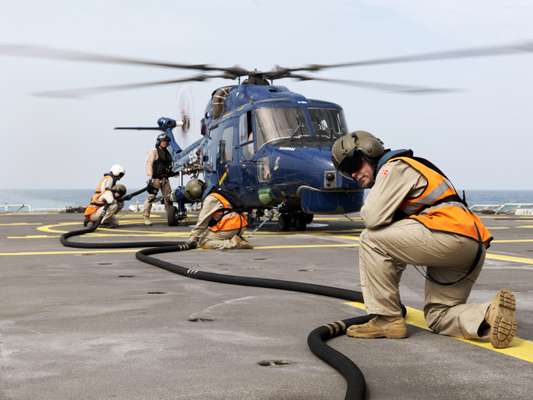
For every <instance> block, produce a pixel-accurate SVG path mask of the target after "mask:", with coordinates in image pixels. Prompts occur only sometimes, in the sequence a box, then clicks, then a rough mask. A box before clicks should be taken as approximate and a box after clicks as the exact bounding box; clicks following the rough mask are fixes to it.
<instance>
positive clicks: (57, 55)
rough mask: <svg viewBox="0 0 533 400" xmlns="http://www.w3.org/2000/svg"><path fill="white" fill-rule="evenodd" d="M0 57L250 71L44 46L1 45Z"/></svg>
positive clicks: (240, 73) (233, 72)
mask: <svg viewBox="0 0 533 400" xmlns="http://www.w3.org/2000/svg"><path fill="white" fill-rule="evenodd" d="M0 55H8V56H15V57H30V58H44V59H52V60H67V61H85V62H98V63H107V64H126V65H144V66H150V67H162V68H177V69H192V70H198V71H206V72H213V71H222V72H226V73H227V74H228V75H230V76H233V77H234V78H237V77H239V76H243V75H248V74H249V73H250V71H248V70H246V69H244V68H241V67H239V66H238V65H235V66H233V67H215V66H212V65H209V64H182V63H173V62H166V61H157V60H148V59H142V58H131V57H121V56H108V55H104V54H97V53H88V52H81V51H75V50H63V49H55V48H51V47H45V46H31V45H17V44H3V45H0Z"/></svg>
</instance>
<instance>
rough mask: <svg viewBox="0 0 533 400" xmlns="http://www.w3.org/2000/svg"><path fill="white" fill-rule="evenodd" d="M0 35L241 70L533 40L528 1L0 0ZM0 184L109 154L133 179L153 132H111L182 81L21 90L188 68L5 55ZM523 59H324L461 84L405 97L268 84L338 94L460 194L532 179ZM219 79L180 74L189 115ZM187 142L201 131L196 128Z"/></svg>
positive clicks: (91, 178) (404, 77)
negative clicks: (124, 87)
mask: <svg viewBox="0 0 533 400" xmlns="http://www.w3.org/2000/svg"><path fill="white" fill-rule="evenodd" d="M1 4H2V12H1V13H0V42H1V43H0V44H12V43H15V44H33V45H45V46H51V47H58V48H66V49H77V50H84V51H92V52H99V53H105V54H114V55H126V56H133V57H144V58H153V59H160V60H165V61H176V62H184V63H211V64H216V65H223V66H231V65H234V64H239V65H242V66H244V67H247V68H253V67H257V68H259V69H266V68H270V67H272V66H273V65H276V64H279V65H284V66H296V65H301V64H307V63H333V62H343V61H355V60H359V59H367V58H374V57H387V56H395V55H404V54H410V53H417V52H427V51H437V50H447V49H454V48H462V47H471V46H483V45H498V44H505V43H509V42H517V41H525V40H533V24H532V23H531V17H532V16H533V2H532V1H526V0H524V1H505V2H502V1H487V0H483V1H482V0H469V1H460V0H448V1H446V2H434V1H427V0H398V1H389V0H377V1H369V0H368V1H348V0H338V1H335V0H330V1H323V0H322V1H309V0H307V1H281V0H269V1H266V0H252V1H227V0H220V1H218V0H216V1H215V0H213V1H201V0H196V1H194V2H193V1H170V0H168V1H164V0H152V1H150V2H148V1H144V0H130V1H113V0H106V1H104V0H93V1H89V2H72V1H66V0H47V1H38V0H34V1H19V2H15V1H7V0H2V2H1ZM0 62H1V65H2V68H1V71H2V73H1V74H0V93H1V94H0V108H1V113H0V115H1V118H0V140H1V143H2V157H1V158H0V160H1V161H0V163H1V164H0V188H90V187H93V186H94V185H95V183H96V181H97V179H98V177H99V176H100V175H101V173H102V172H104V171H106V170H108V169H109V167H110V166H111V165H112V164H114V163H120V164H123V165H124V166H125V167H126V169H127V176H126V178H125V181H126V182H125V183H126V184H128V185H129V186H132V187H140V186H141V184H142V183H143V182H144V180H145V178H144V159H145V155H146V152H147V151H148V150H149V149H150V148H151V147H152V146H153V143H154V134H153V133H152V134H139V133H136V132H130V133H124V132H122V133H117V132H115V131H113V129H112V128H113V126H116V125H124V124H135V125H146V124H150V125H153V124H155V121H156V120H157V118H158V117H160V116H169V117H176V116H177V113H178V105H177V104H178V101H177V98H178V92H179V91H180V88H181V87H180V86H169V87H158V88H151V89H142V90H132V91H125V92H119V93H110V94H105V95H99V96H93V97H89V98H85V99H77V100H73V99H49V98H39V97H32V96H30V95H29V93H31V92H35V91H43V90H52V89H69V88H78V87H84V86H98V85H106V84H119V83H129V82H137V81H145V80H159V79H172V78H178V77H184V76H187V75H192V74H194V73H195V72H194V71H179V70H168V69H167V70H165V69H158V68H149V67H135V66H120V65H105V64H95V63H78V62H67V61H50V60H35V59H29V58H12V57H0ZM531 71H533V53H531V54H526V55H520V56H508V57H493V58H479V59H468V60H455V61H438V62H423V63H416V64H414V63H413V64H411V63H409V64H402V65H388V66H374V67H358V68H345V69H334V70H331V71H324V72H321V73H320V74H319V75H320V76H324V77H329V78H344V79H355V80H369V81H380V82H390V83H402V84H413V85H424V86H430V87H445V88H461V89H465V91H464V92H459V93H453V94H441V95H431V96H429V95H426V96H412V95H411V96H409V95H400V94H386V93H382V92H376V91H370V90H364V89H357V88H353V87H347V86H339V85H335V84H329V83H319V82H292V81H290V80H285V81H281V82H278V84H283V85H285V86H287V87H289V88H290V89H291V90H293V91H295V92H298V93H301V94H303V95H305V96H307V97H310V98H320V99H323V100H328V101H333V102H336V103H338V104H340V105H341V106H342V107H343V108H344V110H345V114H346V118H347V122H348V127H349V129H350V130H356V129H365V130H368V131H370V132H373V133H374V134H376V135H377V136H379V137H381V138H382V139H383V140H384V141H385V143H386V145H387V146H388V147H392V148H405V147H407V148H412V149H413V150H414V151H415V153H416V154H417V155H419V156H423V157H426V158H429V159H431V160H432V161H434V162H435V163H436V164H437V165H439V166H440V167H441V169H443V170H444V171H445V172H446V173H447V174H448V176H449V177H450V178H451V179H452V180H453V181H454V182H455V183H456V186H457V188H458V189H463V188H464V189H529V190H531V189H533V167H532V161H531V154H532V153H533V138H532V135H531V133H532V121H531V120H532V118H533V113H532V111H531V109H532V105H533V94H532V90H533V77H532V73H531ZM227 83H228V82H227V81H222V80H214V81H210V82H206V83H194V84H189V85H188V88H189V90H190V91H191V92H192V95H193V99H194V113H195V117H196V120H198V118H199V117H200V116H201V115H202V113H203V110H204V108H205V105H206V102H207V101H208V96H209V94H210V93H211V92H212V91H213V90H214V89H215V88H216V87H218V86H221V85H223V84H227ZM195 122H196V124H195V125H193V129H194V128H196V129H194V131H193V132H191V133H190V134H189V137H187V138H185V139H184V140H185V141H186V142H189V143H190V142H192V141H193V140H195V139H196V138H198V137H200V134H199V132H198V126H199V124H198V122H197V121H195Z"/></svg>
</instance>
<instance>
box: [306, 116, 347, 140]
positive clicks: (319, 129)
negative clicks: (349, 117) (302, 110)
mask: <svg viewBox="0 0 533 400" xmlns="http://www.w3.org/2000/svg"><path fill="white" fill-rule="evenodd" d="M309 115H310V116H311V123H312V125H313V128H314V129H315V132H316V134H317V135H318V136H319V137H321V138H324V137H325V138H328V139H337V138H338V137H340V136H342V135H344V134H345V133H346V132H347V129H346V123H345V122H344V116H343V115H342V114H341V113H340V112H339V110H337V109H335V108H309Z"/></svg>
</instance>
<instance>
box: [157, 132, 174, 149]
mask: <svg viewBox="0 0 533 400" xmlns="http://www.w3.org/2000/svg"><path fill="white" fill-rule="evenodd" d="M163 141H167V142H168V143H170V137H169V136H168V135H167V134H166V133H164V132H163V133H160V134H159V135H157V138H156V140H155V145H156V147H157V146H159V145H160V144H161V142H163Z"/></svg>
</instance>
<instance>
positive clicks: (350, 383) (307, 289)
mask: <svg viewBox="0 0 533 400" xmlns="http://www.w3.org/2000/svg"><path fill="white" fill-rule="evenodd" d="M97 227H98V224H96V225H95V226H93V227H90V228H85V229H79V230H75V231H70V232H66V233H64V234H62V235H61V238H60V241H61V243H62V244H63V245H64V246H67V247H78V248H85V249H86V248H97V249H110V248H134V247H147V248H144V249H142V250H139V251H138V252H137V253H135V257H136V258H137V259H138V260H139V261H142V262H144V263H147V264H150V265H153V266H155V267H158V268H162V269H164V270H167V271H169V272H173V273H175V274H178V275H182V276H185V277H187V278H193V279H199V280H205V281H211V282H218V283H226V284H231V285H241V286H253V287H263V288H268V289H281V290H290V291H295V292H302V293H310V294H318V295H321V296H328V297H334V298H339V299H343V300H350V301H359V302H363V295H362V293H361V292H358V291H355V290H349V289H343V288H337V287H333V286H324V285H317V284H313V283H305V282H294V281H286V280H279V279H269V278H257V277H248V276H238V275H225V274H219V273H215V272H206V271H200V270H197V269H194V268H187V267H184V266H181V265H178V264H173V263H170V262H168V261H164V260H160V259H158V258H156V257H153V256H154V255H156V254H164V253H172V252H175V251H184V250H189V247H188V246H187V244H186V242H169V241H163V242H156V241H153V242H151V241H146V242H114V243H113V242H109V243H91V242H73V241H70V240H69V238H71V237H73V236H79V235H83V234H86V233H91V232H94V231H95V230H96V228H97ZM402 313H403V315H404V316H405V313H406V311H405V307H404V306H403V305H402ZM372 317H373V316H372V315H364V316H360V317H356V318H349V319H345V320H342V321H336V322H333V323H330V324H325V325H322V326H320V327H318V328H316V329H314V330H313V331H312V332H311V333H310V334H309V336H308V338H307V344H308V346H309V348H310V350H311V351H312V352H313V354H315V355H316V356H317V357H319V358H320V359H321V360H323V361H324V362H326V363H327V364H329V365H330V366H331V367H333V368H334V369H336V370H337V371H339V373H340V374H341V375H342V376H343V377H344V379H345V380H346V383H347V389H346V396H345V400H362V399H364V398H365V395H366V382H365V378H364V376H363V373H362V372H361V370H360V369H359V368H358V367H357V365H356V364H355V363H354V362H352V361H351V360H350V359H349V358H348V357H346V356H345V355H343V354H342V353H340V352H338V351H337V350H335V349H333V348H331V347H330V346H328V345H327V344H326V341H328V340H330V339H333V338H335V337H337V336H340V335H342V334H344V333H345V332H346V329H347V328H348V327H349V326H351V325H355V324H363V323H365V322H367V321H369V320H370V319H371V318H372Z"/></svg>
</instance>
